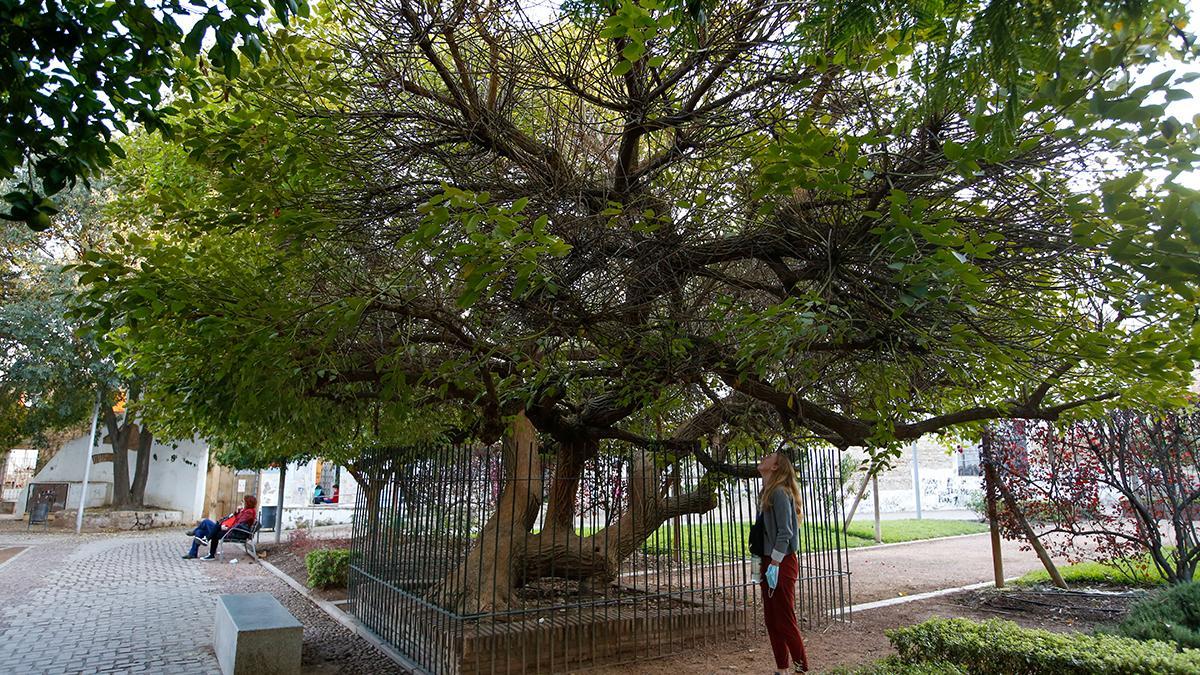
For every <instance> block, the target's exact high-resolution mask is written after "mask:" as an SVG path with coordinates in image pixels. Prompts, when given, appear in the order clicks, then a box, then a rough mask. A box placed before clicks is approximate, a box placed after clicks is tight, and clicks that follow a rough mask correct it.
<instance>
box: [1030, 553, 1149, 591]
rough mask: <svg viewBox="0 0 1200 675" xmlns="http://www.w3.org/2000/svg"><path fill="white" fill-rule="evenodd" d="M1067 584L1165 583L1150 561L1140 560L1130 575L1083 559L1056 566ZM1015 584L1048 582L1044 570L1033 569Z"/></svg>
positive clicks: (1107, 565) (1120, 569) (1122, 570)
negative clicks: (1072, 563) (1070, 563)
mask: <svg viewBox="0 0 1200 675" xmlns="http://www.w3.org/2000/svg"><path fill="white" fill-rule="evenodd" d="M1058 572H1059V574H1061V575H1062V577H1063V581H1066V582H1067V584H1118V585H1121V586H1161V585H1162V584H1165V583H1166V579H1163V577H1162V575H1161V574H1159V573H1158V568H1156V567H1155V566H1154V565H1153V564H1151V563H1150V561H1149V560H1148V559H1147V560H1144V561H1141V562H1140V563H1139V564H1138V565H1136V566H1135V569H1134V570H1132V575H1131V574H1130V573H1129V572H1127V571H1126V570H1124V569H1122V568H1121V567H1117V566H1115V565H1110V564H1107V563H1099V562H1092V561H1085V562H1080V563H1075V564H1074V565H1063V566H1059V568H1058ZM1013 583H1014V584H1016V585H1017V586H1036V585H1039V584H1048V583H1050V575H1049V574H1048V573H1047V572H1046V570H1034V571H1033V572H1030V573H1028V574H1026V575H1025V576H1023V577H1021V578H1020V579H1017V580H1016V581H1014V582H1013Z"/></svg>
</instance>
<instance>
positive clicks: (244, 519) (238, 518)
mask: <svg viewBox="0 0 1200 675" xmlns="http://www.w3.org/2000/svg"><path fill="white" fill-rule="evenodd" d="M257 515H258V514H256V513H255V512H254V509H238V510H237V512H236V513H234V514H233V515H232V516H229V517H228V518H226V519H225V520H222V521H221V528H222V529H225V530H232V529H233V528H235V527H237V526H238V525H244V526H245V527H247V528H249V527H250V526H251V525H254V521H255V517H256V516H257Z"/></svg>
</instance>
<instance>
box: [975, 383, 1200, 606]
mask: <svg viewBox="0 0 1200 675" xmlns="http://www.w3.org/2000/svg"><path fill="white" fill-rule="evenodd" d="M1198 450H1200V408H1197V407H1191V408H1188V409H1185V410H1182V411H1168V412H1164V413H1158V414H1150V413H1142V412H1136V411H1128V410H1122V411H1116V412H1113V413H1111V414H1109V415H1108V416H1106V417H1103V418H1099V419H1094V420H1087V421H1081V422H1075V423H1072V424H1070V425H1068V426H1066V427H1059V428H1056V427H1054V426H1053V425H1050V424H1048V423H1044V422H1030V421H1025V420H1011V421H1007V422H1003V423H1000V424H996V425H993V426H992V427H991V429H990V430H989V436H988V438H987V441H986V442H985V457H984V461H988V462H992V463H993V464H994V465H995V467H996V469H997V472H998V477H999V479H1000V480H1001V481H1002V482H1003V483H1004V485H1005V486H1007V487H1008V489H1009V491H1010V492H1011V493H1012V495H1013V497H1014V498H1015V499H1016V501H1017V503H1018V504H1019V506H1020V507H1021V510H1022V511H1023V512H1024V514H1025V516H1026V518H1027V519H1028V520H1029V522H1030V523H1031V524H1032V525H1033V526H1034V528H1035V529H1036V530H1037V531H1038V532H1039V534H1040V535H1041V537H1042V539H1043V543H1044V544H1045V545H1046V547H1047V548H1048V549H1049V550H1050V551H1051V552H1052V553H1054V554H1057V555H1062V556H1065V557H1067V558H1069V559H1073V560H1078V559H1083V558H1088V559H1096V560H1105V561H1110V562H1114V563H1117V564H1124V565H1137V564H1139V561H1140V564H1143V565H1145V564H1152V565H1154V566H1155V567H1156V568H1158V570H1159V572H1161V573H1162V575H1163V576H1164V577H1165V578H1167V579H1168V580H1170V581H1172V582H1175V583H1178V582H1183V581H1190V580H1191V579H1192V577H1193V575H1194V574H1195V571H1196V565H1197V563H1198V562H1200V545H1198V542H1197V532H1196V527H1195V519H1196V517H1197V515H1200V508H1198V507H1200V462H1198V456H1200V455H1198V452H1197V451H1198ZM1000 524H1001V528H1002V530H1003V532H1004V534H1005V536H1006V537H1009V538H1012V539H1021V538H1023V535H1022V533H1021V529H1020V527H1019V525H1018V523H1017V521H1016V518H1015V516H1014V514H1013V513H1012V512H1011V511H1009V510H1008V509H1002V510H1001V512H1000ZM1147 560H1148V561H1149V562H1148V563H1147V562H1145V561H1147Z"/></svg>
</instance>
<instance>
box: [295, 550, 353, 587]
mask: <svg viewBox="0 0 1200 675" xmlns="http://www.w3.org/2000/svg"><path fill="white" fill-rule="evenodd" d="M304 565H305V567H307V568H308V585H309V586H311V587H313V588H340V587H343V586H345V585H346V579H347V575H348V573H349V572H350V550H349V549H345V548H319V549H317V550H315V551H310V552H309V554H308V555H306V556H304Z"/></svg>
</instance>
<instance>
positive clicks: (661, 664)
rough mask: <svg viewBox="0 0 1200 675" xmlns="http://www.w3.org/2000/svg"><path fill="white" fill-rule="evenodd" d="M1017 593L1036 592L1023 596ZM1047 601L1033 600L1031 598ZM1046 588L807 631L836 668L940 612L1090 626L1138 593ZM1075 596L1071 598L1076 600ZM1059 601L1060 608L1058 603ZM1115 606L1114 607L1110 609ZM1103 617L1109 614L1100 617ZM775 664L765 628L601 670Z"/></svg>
mask: <svg viewBox="0 0 1200 675" xmlns="http://www.w3.org/2000/svg"><path fill="white" fill-rule="evenodd" d="M1016 596H1032V598H1030V597H1022V598H1019V599H1018V598H1017V597H1016ZM1030 600H1031V601H1032V602H1033V603H1043V604H1042V605H1038V604H1033V605H1031V606H1032V607H1034V608H1035V609H1032V610H1030V609H1029V606H1028V605H1027V606H1026V607H1025V608H1023V609H1018V608H1019V607H1020V606H1021V605H1022V604H1026V601H1030ZM1047 600H1048V599H1047V598H1045V597H1044V594H1042V593H1041V592H1040V591H1034V592H1026V591H1015V592H1013V591H993V590H983V591H962V592H959V593H954V594H951V595H944V596H939V597H937V598H931V599H928V600H918V601H913V602H908V603H904V604H898V605H891V606H888V607H882V608H878V609H871V610H867V611H863V612H859V613H856V614H855V615H854V618H853V621H852V623H850V624H849V625H845V624H841V625H837V626H831V627H829V628H827V629H825V630H823V631H819V632H810V633H806V634H805V635H804V642H805V646H806V648H807V651H808V658H809V665H810V666H811V667H812V668H813V670H814V672H818V673H819V672H821V671H824V670H828V669H831V668H837V667H845V666H857V665H863V664H866V663H869V662H871V661H874V660H876V659H880V658H883V657H885V656H888V655H889V654H892V653H894V651H893V650H892V648H891V645H890V644H889V643H888V639H887V636H886V635H885V631H887V630H888V629H890V628H896V627H900V626H909V625H912V624H916V623H920V622H922V621H925V620H926V619H931V618H935V617H944V618H952V617H962V618H967V619H974V620H978V621H982V620H986V619H996V618H1000V619H1008V620H1011V621H1015V622H1017V623H1018V624H1020V625H1022V626H1025V627H1027V628H1043V629H1046V630H1052V631H1060V632H1065V631H1084V632H1086V631H1089V630H1091V629H1093V628H1095V627H1097V626H1098V625H1102V624H1105V623H1108V622H1111V621H1115V620H1117V619H1119V618H1120V616H1121V615H1122V614H1123V612H1124V611H1125V610H1126V609H1127V608H1128V605H1129V604H1131V603H1132V602H1133V601H1134V600H1135V598H1132V597H1122V598H1121V599H1119V600H1117V601H1116V604H1117V607H1115V608H1114V607H1112V606H1111V603H1104V604H1105V605H1106V610H1099V611H1097V610H1096V607H1095V606H1096V605H1097V604H1098V603H1096V602H1094V601H1091V600H1089V599H1082V600H1081V601H1079V603H1078V604H1082V605H1084V607H1082V608H1076V609H1075V611H1071V610H1068V609H1064V608H1063V606H1062V603H1059V602H1053V601H1047ZM1074 602H1075V601H1073V600H1069V601H1067V603H1066V604H1067V605H1068V606H1069V605H1071V604H1072V603H1074ZM1054 607H1057V608H1058V609H1052V608H1054ZM1107 610H1113V611H1107ZM1098 617H1100V618H1102V619H1103V620H1097V618H1098ZM774 669H775V660H774V658H773V657H772V656H771V648H770V644H769V643H768V641H767V636H766V634H765V633H763V632H762V631H759V632H757V633H756V634H753V635H749V636H747V637H745V638H742V639H739V640H735V641H727V642H722V643H716V644H709V645H704V646H701V647H699V648H697V649H695V650H692V651H690V652H688V653H686V654H683V655H680V656H676V657H673V658H670V659H665V660H655V661H643V662H639V663H634V664H625V665H621V666H613V667H610V668H603V669H600V670H595V671H588V672H593V673H600V674H603V675H617V674H618V673H619V674H622V675H652V674H654V675H657V674H658V673H663V672H686V673H697V674H706V675H707V674H718V673H770V672H772V671H773V670H774Z"/></svg>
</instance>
